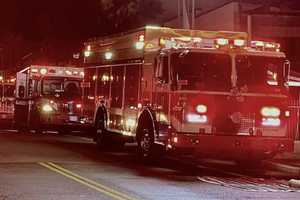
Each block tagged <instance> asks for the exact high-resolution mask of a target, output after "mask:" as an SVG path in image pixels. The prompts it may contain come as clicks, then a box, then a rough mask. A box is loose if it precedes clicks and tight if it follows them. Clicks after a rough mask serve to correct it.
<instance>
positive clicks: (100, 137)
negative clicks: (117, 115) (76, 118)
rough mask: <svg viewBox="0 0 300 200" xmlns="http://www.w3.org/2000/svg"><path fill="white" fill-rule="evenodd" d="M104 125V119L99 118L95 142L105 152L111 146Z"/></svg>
mask: <svg viewBox="0 0 300 200" xmlns="http://www.w3.org/2000/svg"><path fill="white" fill-rule="evenodd" d="M104 123H105V122H104V117H97V121H96V126H95V141H96V144H97V146H98V148H99V149H100V150H104V149H105V148H106V147H107V146H108V145H109V144H108V140H107V137H106V134H105V133H106V130H105V127H104Z"/></svg>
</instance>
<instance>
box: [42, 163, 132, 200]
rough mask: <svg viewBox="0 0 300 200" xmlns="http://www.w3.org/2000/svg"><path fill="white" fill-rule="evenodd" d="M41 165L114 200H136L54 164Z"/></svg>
mask: <svg viewBox="0 0 300 200" xmlns="http://www.w3.org/2000/svg"><path fill="white" fill-rule="evenodd" d="M38 164H39V165H41V166H43V167H46V168H47V169H49V170H51V171H54V172H56V173H58V174H61V175H63V176H65V177H67V178H70V179H72V180H74V181H76V182H78V183H80V184H82V185H85V186H87V187H89V188H92V189H94V190H96V191H98V192H101V193H103V194H105V195H107V196H109V197H112V198H113V199H116V200H135V199H134V198H132V197H130V196H128V195H126V194H124V193H122V192H119V191H116V190H114V189H112V188H109V187H107V186H105V185H102V184H100V183H97V182H95V181H93V180H90V179H87V178H85V177H82V176H80V175H78V174H76V173H74V172H71V171H70V170H67V169H65V168H63V167H61V166H59V165H57V164H54V163H52V162H39V163H38Z"/></svg>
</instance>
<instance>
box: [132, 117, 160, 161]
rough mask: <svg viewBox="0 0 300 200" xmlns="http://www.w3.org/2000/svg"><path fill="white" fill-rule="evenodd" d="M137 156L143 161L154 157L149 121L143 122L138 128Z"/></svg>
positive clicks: (151, 129) (151, 130)
mask: <svg viewBox="0 0 300 200" xmlns="http://www.w3.org/2000/svg"><path fill="white" fill-rule="evenodd" d="M137 143H138V156H139V157H140V158H141V159H142V160H143V161H149V160H153V158H154V157H155V155H156V154H155V148H154V133H153V128H152V127H151V124H150V123H144V124H143V125H141V127H139V128H138V135H137Z"/></svg>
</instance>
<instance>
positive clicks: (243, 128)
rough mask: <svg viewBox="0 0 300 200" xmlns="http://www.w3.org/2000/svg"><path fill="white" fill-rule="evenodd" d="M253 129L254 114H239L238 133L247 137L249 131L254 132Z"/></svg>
mask: <svg viewBox="0 0 300 200" xmlns="http://www.w3.org/2000/svg"><path fill="white" fill-rule="evenodd" d="M254 127H255V114H254V113H248V114H241V119H240V128H239V131H238V133H242V134H247V135H248V134H249V131H250V129H251V130H254Z"/></svg>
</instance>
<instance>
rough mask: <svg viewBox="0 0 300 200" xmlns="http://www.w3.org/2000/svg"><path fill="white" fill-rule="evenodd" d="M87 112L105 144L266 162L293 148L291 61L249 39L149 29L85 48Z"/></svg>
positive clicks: (146, 153)
mask: <svg viewBox="0 0 300 200" xmlns="http://www.w3.org/2000/svg"><path fill="white" fill-rule="evenodd" d="M84 54H85V75H86V76H85V80H84V84H85V86H86V87H85V89H84V106H83V108H84V114H85V116H86V122H87V123H91V124H92V125H93V126H94V127H95V140H96V142H97V143H98V145H99V146H101V147H103V146H105V144H106V143H114V141H112V140H110V139H107V138H108V137H110V136H111V135H113V134H117V135H119V136H122V137H123V138H124V137H125V138H127V139H128V140H126V141H136V142H137V143H138V152H139V154H140V155H141V156H142V157H143V158H151V157H153V155H154V154H155V149H156V148H155V147H156V146H157V145H160V146H162V147H163V149H165V150H167V151H173V150H175V151H176V150H178V151H179V150H185V151H188V152H189V153H192V152H193V153H195V154H196V155H198V156H200V155H201V156H212V157H222V158H227V159H236V160H243V159H250V158H253V159H257V160H261V159H266V158H270V157H273V156H274V155H276V153H278V152H284V151H292V149H293V141H292V139H291V135H290V134H291V133H289V132H288V118H289V115H290V113H289V110H288V107H287V99H288V88H287V84H286V82H287V77H288V73H289V63H288V62H286V61H285V55H284V53H282V52H280V45H279V44H277V43H272V42H263V41H248V40H247V34H246V33H242V32H224V31H219V32H218V31H198V30H183V29H171V28H165V27H152V26H147V27H145V28H142V29H138V30H135V31H131V32H128V33H123V34H120V35H113V36H108V37H105V38H97V39H92V40H90V41H88V42H86V43H85V51H84Z"/></svg>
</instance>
